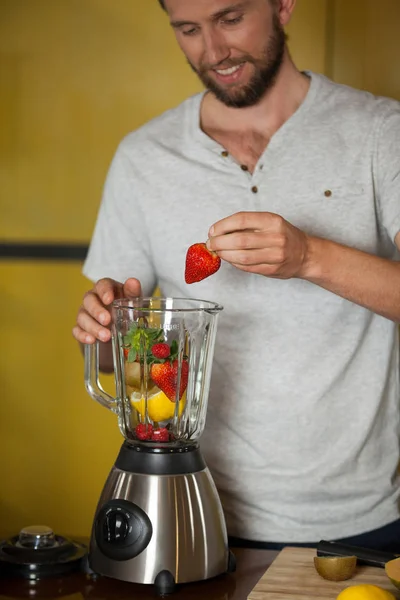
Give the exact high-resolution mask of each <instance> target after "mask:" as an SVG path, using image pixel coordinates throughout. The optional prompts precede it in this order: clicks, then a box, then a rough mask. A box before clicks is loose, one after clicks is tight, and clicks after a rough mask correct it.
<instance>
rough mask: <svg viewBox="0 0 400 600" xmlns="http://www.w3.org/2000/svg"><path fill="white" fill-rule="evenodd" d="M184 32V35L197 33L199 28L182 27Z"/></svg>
mask: <svg viewBox="0 0 400 600" xmlns="http://www.w3.org/2000/svg"><path fill="white" fill-rule="evenodd" d="M182 33H183V35H194V34H195V33H197V28H196V27H192V28H191V29H182Z"/></svg>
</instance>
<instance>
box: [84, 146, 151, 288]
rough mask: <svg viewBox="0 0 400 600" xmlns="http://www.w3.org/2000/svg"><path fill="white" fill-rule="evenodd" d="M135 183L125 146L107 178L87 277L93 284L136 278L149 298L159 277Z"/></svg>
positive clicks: (87, 258)
mask: <svg viewBox="0 0 400 600" xmlns="http://www.w3.org/2000/svg"><path fill="white" fill-rule="evenodd" d="M134 179H135V172H134V169H133V166H132V163H131V161H130V159H129V157H128V156H127V154H126V152H125V151H124V149H123V143H122V144H121V145H120V147H119V148H118V150H117V152H116V154H115V156H114V159H113V161H112V163H111V166H110V169H109V171H108V174H107V178H106V182H105V185H104V191H103V196H102V200H101V204H100V209H99V212H98V216H97V220H96V224H95V228H94V233H93V236H92V240H91V243H90V246H89V251H88V254H87V257H86V260H85V262H84V265H83V274H84V275H85V276H86V277H88V279H90V280H91V281H98V280H99V279H102V278H103V277H111V278H112V279H115V280H116V281H120V282H124V281H126V279H128V278H129V277H136V278H137V279H139V280H140V282H141V284H142V291H143V294H145V295H149V294H151V293H152V292H153V290H154V288H155V287H156V284H157V282H156V274H155V269H154V266H153V264H152V260H151V253H150V244H149V240H148V236H147V231H146V227H145V224H144V219H143V215H142V209H141V207H140V205H139V203H138V202H137V201H136V200H135V180H134Z"/></svg>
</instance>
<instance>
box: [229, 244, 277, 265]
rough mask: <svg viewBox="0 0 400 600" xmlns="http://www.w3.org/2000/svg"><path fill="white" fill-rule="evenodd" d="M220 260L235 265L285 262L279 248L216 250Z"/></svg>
mask: <svg viewBox="0 0 400 600" xmlns="http://www.w3.org/2000/svg"><path fill="white" fill-rule="evenodd" d="M218 256H219V257H220V258H221V259H222V260H226V261H227V262H229V263H231V264H233V265H235V266H237V265H242V266H244V267H246V266H257V265H281V264H283V263H284V262H285V254H284V252H283V251H282V250H281V249H280V248H267V249H262V250H222V251H221V252H218Z"/></svg>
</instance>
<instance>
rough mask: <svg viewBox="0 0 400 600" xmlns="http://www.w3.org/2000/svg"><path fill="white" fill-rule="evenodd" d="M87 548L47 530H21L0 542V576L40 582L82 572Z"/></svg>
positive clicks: (38, 527)
mask: <svg viewBox="0 0 400 600" xmlns="http://www.w3.org/2000/svg"><path fill="white" fill-rule="evenodd" d="M86 555H87V548H86V546H84V545H83V544H80V543H79V542H75V541H73V540H70V539H68V538H65V537H62V536H60V535H56V534H55V533H54V532H53V530H52V529H50V527H46V526H43V525H34V526H31V527H24V529H21V531H20V532H19V534H18V535H16V536H13V537H11V538H9V539H7V540H3V541H1V542H0V576H2V577H23V578H26V579H39V578H42V577H59V576H60V575H65V574H67V573H72V572H73V571H78V570H81V569H82V567H83V561H84V559H85V558H86Z"/></svg>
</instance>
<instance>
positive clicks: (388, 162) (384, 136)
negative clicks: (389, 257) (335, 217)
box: [375, 101, 400, 243]
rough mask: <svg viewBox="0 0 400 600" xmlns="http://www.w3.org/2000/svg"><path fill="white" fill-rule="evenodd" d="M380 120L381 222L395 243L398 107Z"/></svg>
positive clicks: (399, 188)
mask: <svg viewBox="0 0 400 600" xmlns="http://www.w3.org/2000/svg"><path fill="white" fill-rule="evenodd" d="M390 106H391V108H390V110H389V111H386V113H385V115H384V117H383V118H382V119H381V122H380V126H379V129H378V131H377V137H376V156H375V159H376V163H375V164H376V184H377V198H378V205H379V212H380V218H381V221H382V225H383V227H384V228H385V229H386V231H387V233H388V235H389V237H390V238H391V240H392V241H393V243H394V240H395V237H396V235H397V234H398V232H399V231H400V103H398V102H394V101H393V102H391V104H390Z"/></svg>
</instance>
